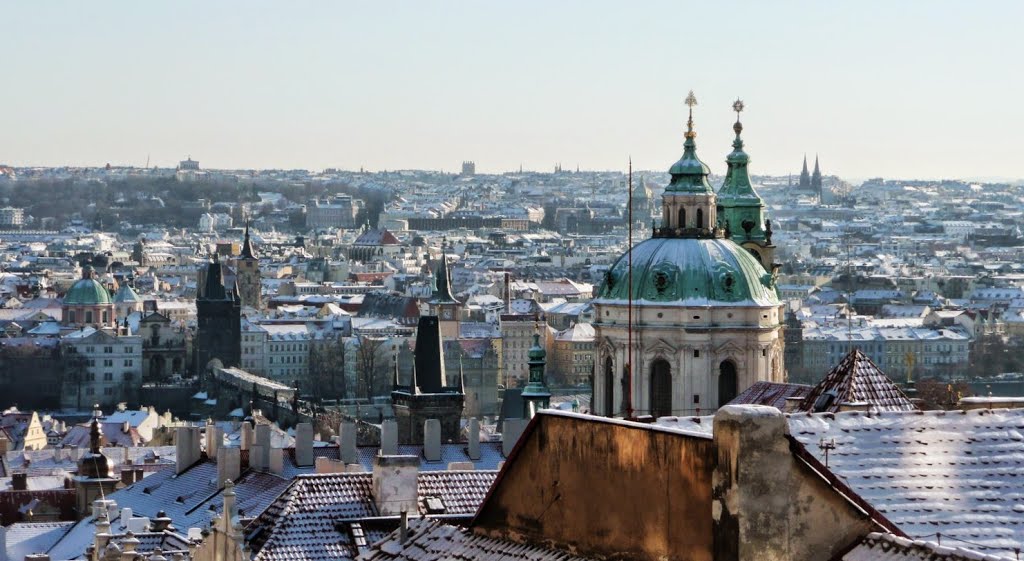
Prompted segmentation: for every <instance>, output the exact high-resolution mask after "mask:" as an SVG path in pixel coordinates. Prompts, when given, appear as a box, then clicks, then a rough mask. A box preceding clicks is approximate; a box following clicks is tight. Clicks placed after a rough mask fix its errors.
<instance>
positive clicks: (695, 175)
mask: <svg viewBox="0 0 1024 561" xmlns="http://www.w3.org/2000/svg"><path fill="white" fill-rule="evenodd" d="M687 104H688V105H689V106H690V117H689V119H688V121H687V131H686V134H685V142H684V143H683V155H682V157H681V158H680V159H679V161H678V162H676V163H675V164H673V165H672V167H671V169H670V170H669V174H670V175H671V180H670V182H669V184H668V186H666V187H665V191H664V193H663V195H662V199H661V210H662V212H661V215H662V218H661V226H660V227H657V228H654V229H653V232H652V234H651V237H650V238H649V239H647V240H644V241H642V242H640V243H638V244H636V245H635V246H633V248H632V250H631V251H627V252H626V253H625V254H624V255H622V256H621V257H620V258H619V259H618V260H617V261H616V262H615V264H614V265H612V267H611V268H610V269H609V270H608V272H607V274H606V275H605V279H604V282H603V284H602V287H601V289H600V291H599V293H598V295H597V298H596V299H595V300H594V301H593V305H594V311H595V323H594V328H595V344H596V345H597V349H596V363H597V364H596V367H595V373H594V402H593V411H594V412H595V413H597V414H600V415H607V416H625V417H634V416H642V415H652V416H655V417H660V416H668V415H693V414H700V413H701V412H709V411H714V410H715V409H717V408H718V407H720V406H721V405H724V404H726V403H728V402H729V401H731V400H732V399H733V398H734V397H736V395H738V394H739V393H740V392H741V391H743V390H744V389H746V388H747V387H749V386H751V385H752V384H753V383H754V382H757V381H762V380H766V381H772V382H782V381H784V380H785V373H784V372H785V369H784V367H783V346H784V343H783V341H784V339H783V335H782V321H783V319H784V316H783V314H784V310H783V304H782V302H781V301H780V299H779V297H778V294H777V292H776V289H775V275H776V273H777V270H778V265H777V264H776V263H775V262H774V257H775V246H774V245H773V244H772V239H771V238H772V229H771V222H770V221H768V220H765V218H764V208H765V207H764V202H763V201H762V199H761V197H760V196H759V195H758V194H757V192H756V191H755V190H754V188H753V186H752V185H751V183H750V177H749V175H748V172H747V165H748V163H749V161H750V158H749V157H748V156H747V154H746V152H744V150H743V140H742V138H741V132H742V131H743V125H742V123H741V122H740V119H739V114H740V112H741V111H742V110H743V104H742V102H740V101H738V100H737V102H736V103H735V104H734V106H733V109H734V110H735V111H736V113H737V119H736V123H735V125H734V126H733V130H734V132H735V133H736V137H735V140H734V141H733V144H732V146H733V150H732V152H730V153H729V155H728V156H727V157H726V163H727V164H728V170H727V172H726V176H725V180H724V182H723V184H722V186H721V188H720V189H719V190H718V191H717V192H716V191H715V190H714V189H713V188H712V187H711V184H710V183H709V182H708V175H709V174H710V169H709V168H708V166H707V165H706V164H705V163H704V162H702V161H701V160H700V159H699V158H698V157H697V145H696V137H697V133H696V132H695V131H694V127H693V106H694V105H696V98H694V97H693V93H692V92H691V93H690V96H688V97H687ZM630 314H632V317H630ZM630 344H632V348H630Z"/></svg>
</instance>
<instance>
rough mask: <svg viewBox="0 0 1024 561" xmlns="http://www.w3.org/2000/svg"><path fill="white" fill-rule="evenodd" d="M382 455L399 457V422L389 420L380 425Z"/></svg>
mask: <svg viewBox="0 0 1024 561" xmlns="http://www.w3.org/2000/svg"><path fill="white" fill-rule="evenodd" d="M380 453H381V454H383V455H385V456H396V455H398V421H395V420H394V419H388V420H386V421H384V422H383V423H381V425H380Z"/></svg>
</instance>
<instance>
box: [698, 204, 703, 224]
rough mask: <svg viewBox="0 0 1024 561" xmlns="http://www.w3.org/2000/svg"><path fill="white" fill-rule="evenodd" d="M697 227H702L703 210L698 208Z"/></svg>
mask: <svg viewBox="0 0 1024 561" xmlns="http://www.w3.org/2000/svg"><path fill="white" fill-rule="evenodd" d="M697 227H698V228H703V227H704V209H702V208H698V209H697Z"/></svg>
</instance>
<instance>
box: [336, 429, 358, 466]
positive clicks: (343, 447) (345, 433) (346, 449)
mask: <svg viewBox="0 0 1024 561" xmlns="http://www.w3.org/2000/svg"><path fill="white" fill-rule="evenodd" d="M339 432H341V439H340V440H339V442H338V447H339V452H338V453H339V455H340V457H341V461H342V462H345V463H346V464H355V463H358V462H359V450H358V448H357V447H356V424H355V423H353V422H352V421H344V422H342V423H341V427H340V429H339Z"/></svg>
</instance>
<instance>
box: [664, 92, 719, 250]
mask: <svg viewBox="0 0 1024 561" xmlns="http://www.w3.org/2000/svg"><path fill="white" fill-rule="evenodd" d="M686 105H688V106H689V118H688V119H687V121H686V135H685V138H686V140H685V141H684V142H683V155H682V157H681V158H679V161H677V162H676V163H674V164H672V167H671V168H669V170H668V172H669V174H670V175H671V176H672V180H671V181H670V182H669V184H668V186H667V187H665V193H664V194H663V195H662V227H661V228H659V229H656V230H655V232H654V235H655V236H656V237H685V238H710V237H715V236H717V235H718V234H719V233H720V232H719V231H718V228H716V225H717V220H716V210H715V190H714V189H712V188H711V184H710V183H708V175H709V174H710V173H711V169H710V168H708V166H707V164H705V163H704V162H702V161H701V160H700V158H698V157H697V143H696V141H695V140H694V139H695V138H696V137H697V133H696V132H695V131H694V130H693V106H694V105H697V98H696V97H695V96H694V95H693V92H692V91H691V92H690V94H689V95H688V96H686Z"/></svg>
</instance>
